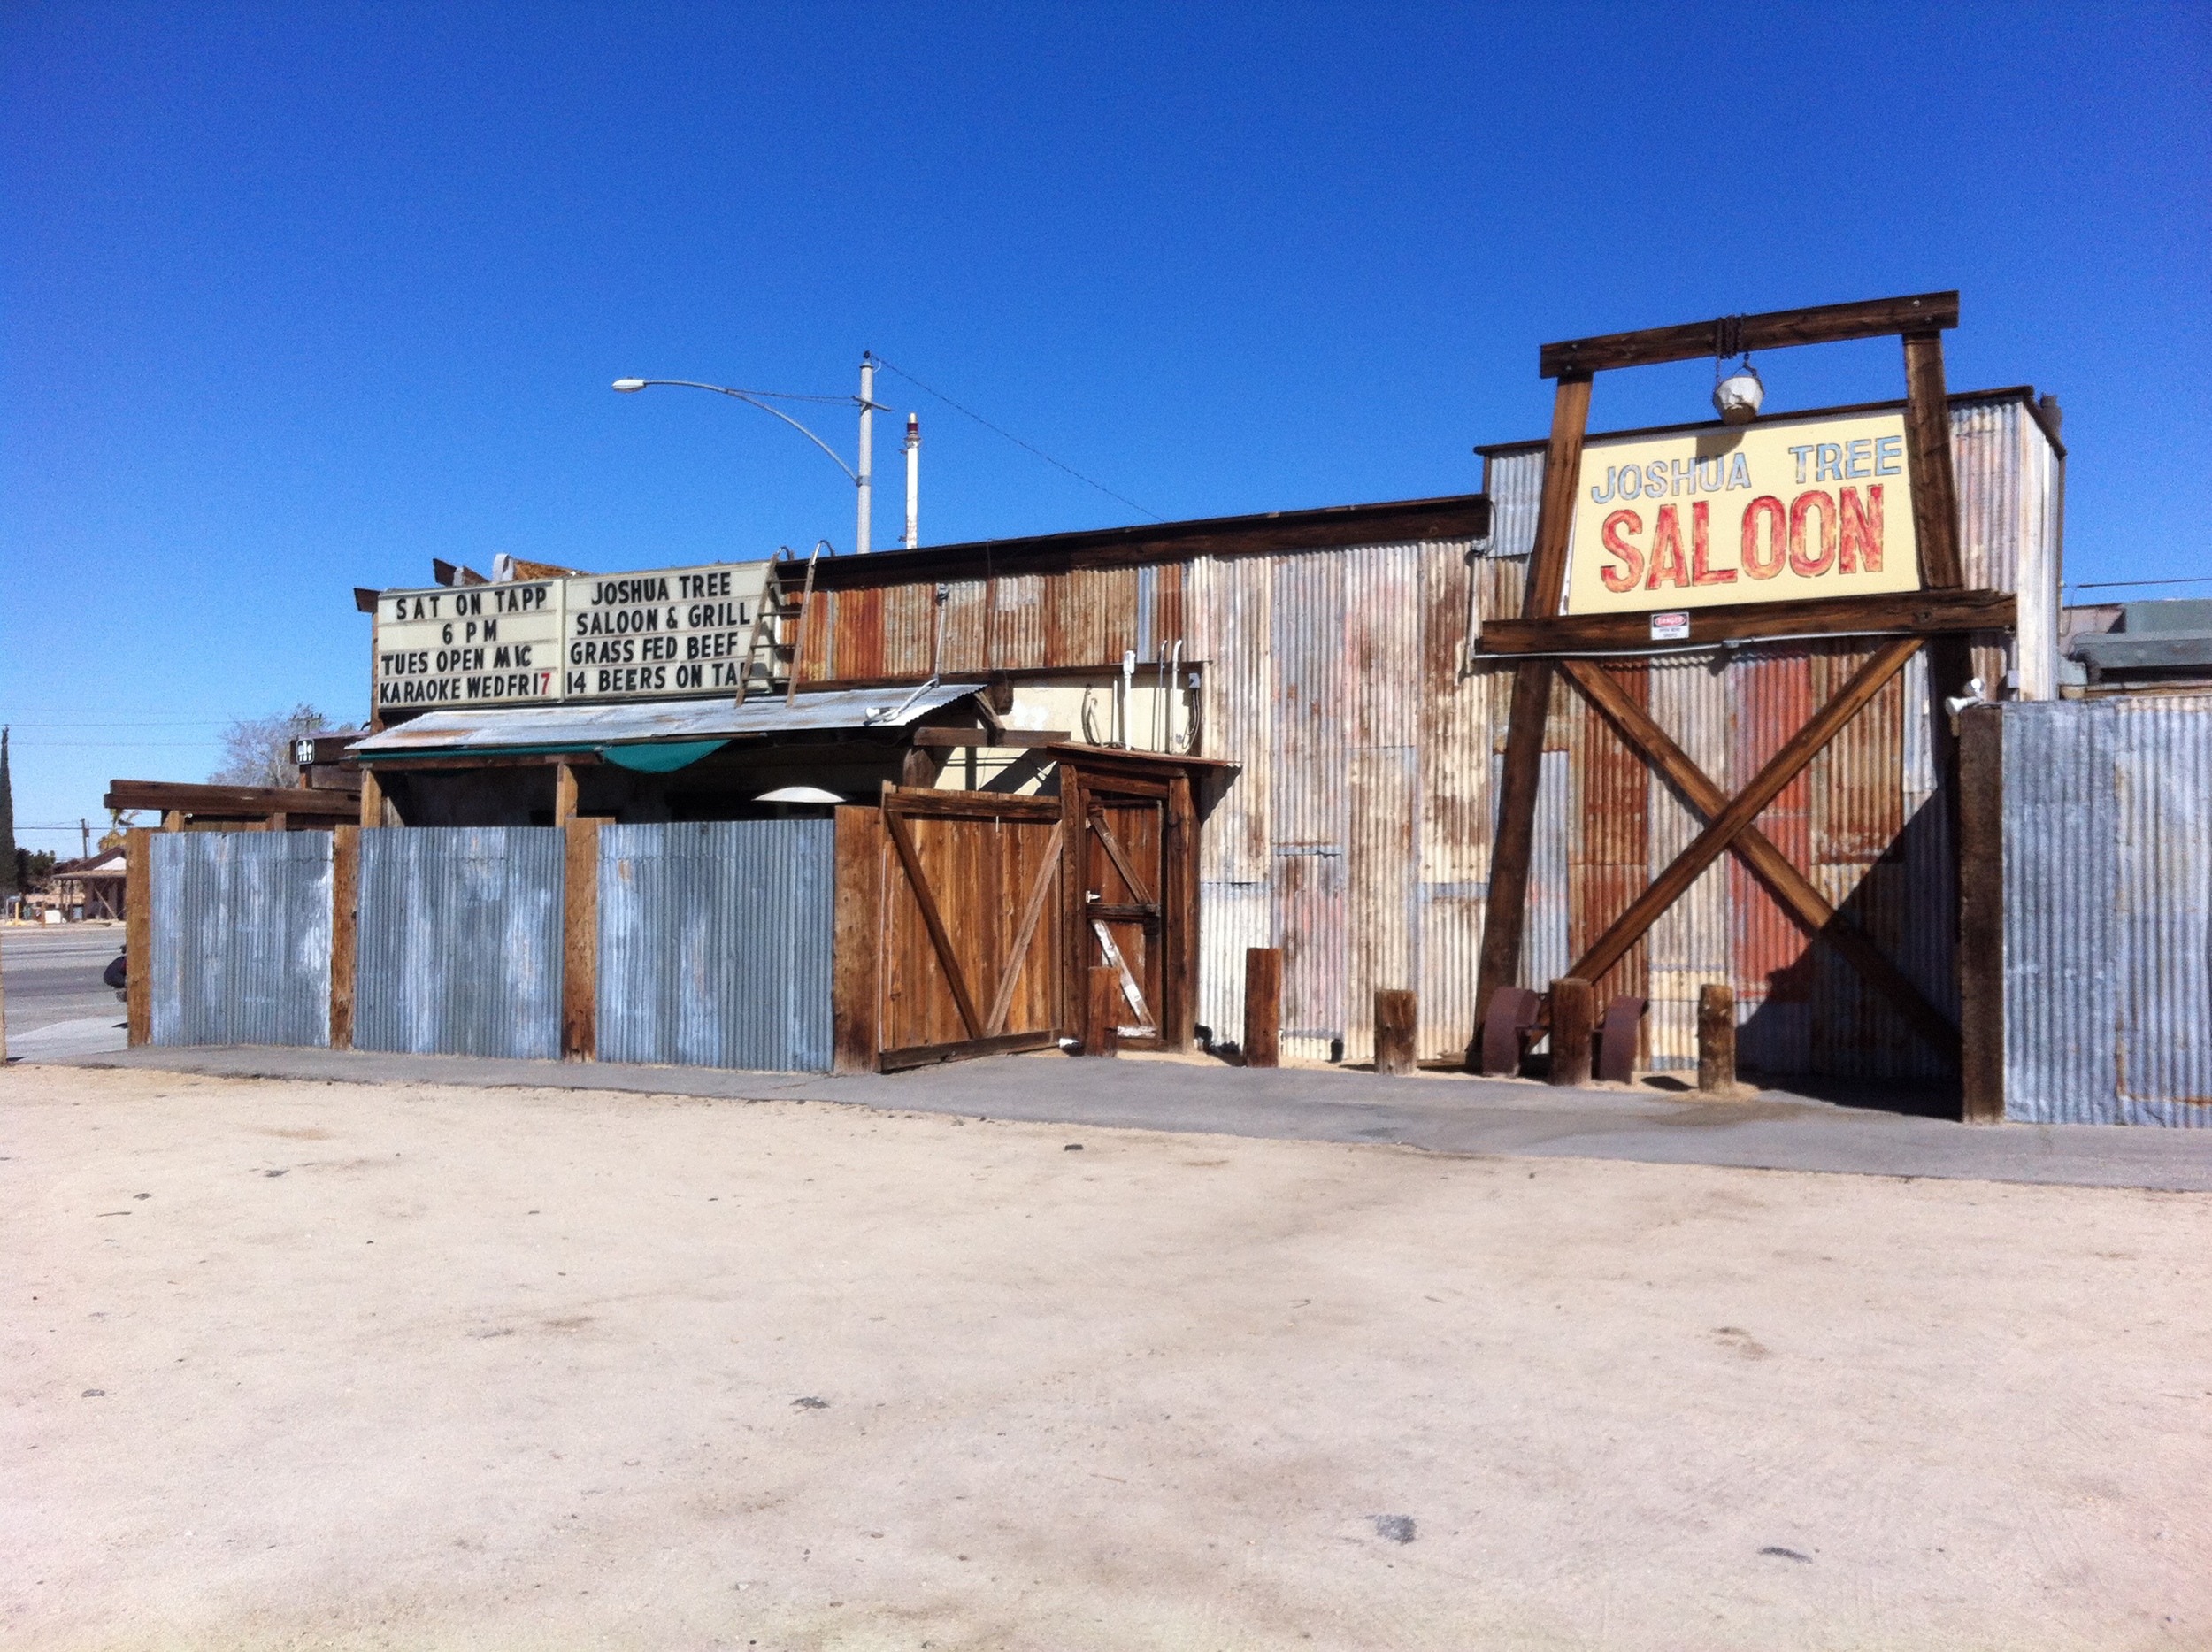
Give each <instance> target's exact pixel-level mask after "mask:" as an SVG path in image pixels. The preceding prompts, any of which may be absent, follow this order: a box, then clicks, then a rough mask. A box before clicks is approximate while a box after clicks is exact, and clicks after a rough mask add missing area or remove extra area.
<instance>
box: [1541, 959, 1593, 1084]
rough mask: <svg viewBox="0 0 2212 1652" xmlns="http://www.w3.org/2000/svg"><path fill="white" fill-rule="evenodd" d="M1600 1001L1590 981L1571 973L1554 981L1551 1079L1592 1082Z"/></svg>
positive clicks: (1564, 1082) (1560, 1082)
mask: <svg viewBox="0 0 2212 1652" xmlns="http://www.w3.org/2000/svg"><path fill="white" fill-rule="evenodd" d="M1595 1022H1596V1003H1595V1000H1594V994H1593V992H1592V989H1591V986H1590V983H1589V982H1588V981H1587V980H1584V979H1583V978H1582V977H1580V976H1577V975H1569V976H1564V977H1563V978H1561V979H1560V980H1555V981H1554V982H1553V983H1552V984H1551V1081H1552V1082H1553V1083H1554V1084H1562V1085H1573V1086H1581V1085H1585V1084H1587V1083H1589V1082H1590V1056H1591V1046H1592V1042H1593V1039H1592V1035H1593V1034H1594V1033H1595V1032H1596V1030H1597V1028H1596V1026H1595Z"/></svg>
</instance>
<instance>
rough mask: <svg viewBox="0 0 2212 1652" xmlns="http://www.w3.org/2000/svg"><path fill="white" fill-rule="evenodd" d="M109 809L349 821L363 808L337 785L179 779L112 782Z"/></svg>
mask: <svg viewBox="0 0 2212 1652" xmlns="http://www.w3.org/2000/svg"><path fill="white" fill-rule="evenodd" d="M101 803H102V805H103V806H104V807H105V808H109V809H150V810H153V811H157V812H158V813H162V814H166V813H168V812H170V811H173V810H174V811H181V812H182V813H184V814H187V815H235V816H238V817H240V818H249V819H254V818H258V819H266V818H268V817H269V816H271V815H273V814H282V813H290V814H296V815H305V816H310V817H312V818H315V819H318V820H349V819H351V818H353V813H354V811H355V810H356V809H357V808H358V807H359V804H358V803H357V802H356V800H355V797H354V795H353V793H351V792H349V791H341V790H339V789H338V788H335V787H306V786H299V787H287V786H193V785H188V784H186V783H184V782H181V781H174V780H110V781H109V782H108V789H107V795H105V796H104V797H103V798H102V799H101Z"/></svg>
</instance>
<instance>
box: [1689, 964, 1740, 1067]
mask: <svg viewBox="0 0 2212 1652" xmlns="http://www.w3.org/2000/svg"><path fill="white" fill-rule="evenodd" d="M1697 1087H1698V1088H1699V1089H1701V1090H1702V1091H1704V1092H1706V1093H1707V1094H1708V1095H1734V1094H1735V1093H1736V993H1735V989H1734V988H1733V987H1725V986H1723V985H1722V984H1720V983H1719V982H1717V981H1708V982H1706V983H1705V985H1704V986H1702V987H1699V988H1698V989H1697Z"/></svg>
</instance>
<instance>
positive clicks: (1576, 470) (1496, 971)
mask: <svg viewBox="0 0 2212 1652" xmlns="http://www.w3.org/2000/svg"><path fill="white" fill-rule="evenodd" d="M1589 423H1590V380H1589V379H1588V377H1587V376H1586V375H1585V376H1582V377H1578V378H1569V379H1562V380H1560V382H1559V388H1558V389H1557V390H1556V391H1555V392H1554V394H1553V396H1552V411H1551V440H1550V442H1549V445H1548V447H1547V448H1546V449H1545V451H1544V488H1543V495H1542V497H1541V500H1540V503H1539V504H1538V507H1537V516H1536V547H1535V549H1534V550H1533V551H1532V552H1531V553H1530V556H1529V565H1528V573H1527V576H1526V580H1525V583H1524V585H1523V587H1522V592H1521V617H1522V619H1524V620H1529V619H1551V618H1553V617H1554V616H1555V615H1556V614H1557V613H1558V612H1559V601H1560V597H1561V596H1562V595H1563V593H1564V592H1565V590H1566V588H1567V541H1568V537H1569V535H1570V534H1572V532H1573V531H1574V496H1575V486H1576V482H1577V480H1578V478H1579V477H1580V475H1581V473H1582V438H1583V435H1584V433H1585V432H1586V430H1587V429H1588V427H1589ZM1550 707H1551V667H1550V666H1549V665H1547V664H1544V663H1542V662H1540V661H1534V660H1532V661H1528V662H1526V663H1525V664H1524V665H1522V666H1521V667H1520V669H1519V670H1518V671H1517V672H1515V673H1514V676H1513V703H1512V706H1511V709H1510V710H1509V711H1508V713H1507V715H1506V737H1505V763H1504V765H1503V766H1504V774H1503V777H1502V781H1501V784H1500V786H1499V797H1498V814H1497V829H1496V834H1495V836H1494V840H1493V841H1492V844H1491V850H1490V894H1489V899H1488V900H1487V901H1486V902H1485V903H1484V910H1483V925H1482V953H1481V957H1480V958H1479V962H1478V963H1477V964H1476V970H1475V1002H1476V1003H1478V1004H1486V1003H1489V1002H1490V1000H1491V998H1492V997H1493V996H1494V995H1495V994H1496V992H1497V989H1498V988H1499V987H1507V986H1510V985H1512V984H1513V982H1514V980H1515V979H1516V978H1517V976H1518V975H1519V974H1520V970H1521V939H1522V934H1523V932H1524V930H1525V926H1526V924H1527V921H1528V862H1529V851H1530V848H1531V845H1532V843H1533V842H1534V841H1535V833H1536V788H1537V782H1538V780H1540V778H1541V776H1542V773H1543V762H1544V722H1545V718H1546V716H1547V714H1548V711H1549V710H1550Z"/></svg>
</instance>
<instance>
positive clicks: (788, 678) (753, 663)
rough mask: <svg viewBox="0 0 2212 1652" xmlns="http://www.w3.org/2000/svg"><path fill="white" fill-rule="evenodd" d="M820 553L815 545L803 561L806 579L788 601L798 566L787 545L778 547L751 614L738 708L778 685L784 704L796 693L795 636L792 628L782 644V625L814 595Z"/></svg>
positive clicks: (738, 687) (794, 617)
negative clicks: (815, 572) (788, 636)
mask: <svg viewBox="0 0 2212 1652" xmlns="http://www.w3.org/2000/svg"><path fill="white" fill-rule="evenodd" d="M821 554H822V547H821V546H820V544H817V545H816V546H815V548H814V553H813V555H812V556H810V557H808V558H807V559H806V580H805V583H804V585H803V587H802V588H801V590H800V592H799V598H798V601H796V602H793V601H792V600H791V576H792V572H793V570H794V569H795V567H796V565H797V564H798V556H797V553H796V552H795V551H794V550H793V549H791V547H790V546H788V545H780V546H778V547H777V548H776V554H775V556H774V557H772V558H771V559H770V561H769V564H768V572H767V573H766V575H765V576H764V578H763V579H762V580H761V584H760V601H759V602H758V603H757V605H756V606H755V608H754V611H753V631H752V635H751V637H750V638H749V640H748V641H747V642H746V644H745V665H744V670H743V672H742V673H741V675H740V677H739V678H738V684H737V702H738V703H739V704H740V705H742V704H744V703H745V702H746V701H747V700H749V699H750V698H752V697H753V696H754V695H756V694H760V695H773V694H774V693H775V692H776V689H777V687H778V686H779V685H780V684H781V685H783V686H784V687H785V689H786V692H785V695H784V698H785V701H786V702H787V703H788V702H789V700H790V698H791V696H792V695H795V694H796V693H797V692H798V687H799V680H798V672H797V671H796V669H795V667H796V665H797V662H798V652H799V642H798V633H797V630H796V628H794V629H793V630H792V632H791V633H790V638H791V640H790V641H789V642H786V641H784V640H783V639H784V635H785V632H784V629H783V623H784V622H785V621H786V620H791V621H794V622H795V621H796V620H797V619H799V617H800V616H801V615H802V614H803V613H805V612H806V604H807V602H808V600H809V599H810V597H811V596H812V595H814V562H815V557H819V556H820V555H821Z"/></svg>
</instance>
